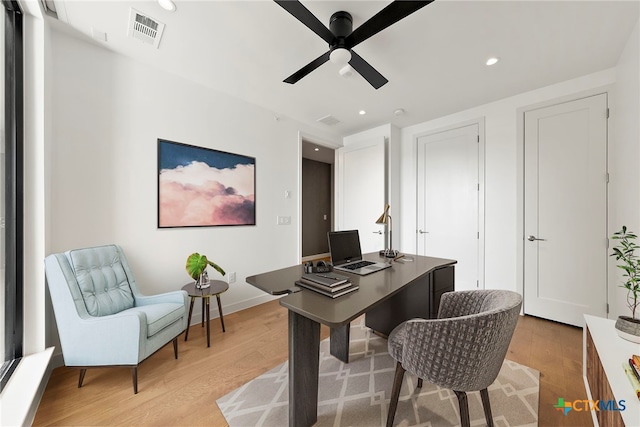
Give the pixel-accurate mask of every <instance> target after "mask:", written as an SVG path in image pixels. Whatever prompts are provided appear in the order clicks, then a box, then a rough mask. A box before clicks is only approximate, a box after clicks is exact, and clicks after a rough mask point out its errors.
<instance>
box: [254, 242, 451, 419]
mask: <svg viewBox="0 0 640 427" xmlns="http://www.w3.org/2000/svg"><path fill="white" fill-rule="evenodd" d="M409 257H411V258H413V259H414V261H413V262H406V261H405V262H404V263H400V262H393V265H392V267H390V268H387V269H386V270H382V271H379V272H376V273H373V274H369V275H367V276H358V275H355V274H349V273H344V274H345V275H348V276H349V277H350V279H351V281H352V282H353V283H356V284H358V285H359V286H360V289H359V290H357V291H355V292H351V293H350V294H347V295H344V296H341V297H339V298H336V299H331V298H328V297H326V296H324V295H321V294H319V293H317V292H313V291H310V290H306V289H305V290H300V289H299V288H297V287H296V286H295V281H296V280H298V279H299V278H300V276H301V275H302V273H303V272H304V267H303V266H302V265H296V266H293V267H288V268H283V269H280V270H276V271H272V272H268V273H264V274H258V275H255V276H251V277H247V282H248V283H250V284H251V285H253V286H255V287H257V288H258V289H261V290H263V291H264V292H267V293H269V294H271V295H283V294H288V295H286V296H284V297H283V298H281V299H280V305H282V306H284V307H286V308H287V309H288V310H289V425H290V426H311V425H313V424H314V423H315V422H316V421H317V418H318V369H319V358H320V324H321V323H322V324H324V325H327V326H329V328H330V330H331V333H330V340H331V342H330V352H331V354H332V355H333V356H335V357H336V358H338V359H340V360H341V361H343V362H345V363H348V361H349V324H350V322H351V321H352V320H353V319H355V318H357V317H358V316H360V315H361V314H364V313H366V315H365V324H366V325H367V326H368V327H370V328H372V329H373V330H375V331H376V332H378V333H381V334H383V335H388V334H389V333H390V332H391V330H393V328H394V327H395V326H397V325H399V324H400V323H402V322H404V321H405V320H409V319H412V318H416V317H422V318H432V317H435V316H436V315H437V309H438V304H439V303H440V296H441V295H442V293H444V292H447V291H452V290H453V284H454V264H455V263H456V261H454V260H449V259H441V258H431V257H423V256H416V255H409ZM364 258H365V259H369V260H372V261H378V262H379V261H381V260H383V259H384V258H382V257H380V256H379V255H378V253H371V254H366V255H365V256H364ZM340 274H343V272H340Z"/></svg>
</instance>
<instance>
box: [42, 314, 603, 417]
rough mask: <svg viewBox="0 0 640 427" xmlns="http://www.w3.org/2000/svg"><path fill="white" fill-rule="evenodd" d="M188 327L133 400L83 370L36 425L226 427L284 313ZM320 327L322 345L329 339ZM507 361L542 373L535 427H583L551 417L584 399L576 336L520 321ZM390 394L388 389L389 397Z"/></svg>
mask: <svg viewBox="0 0 640 427" xmlns="http://www.w3.org/2000/svg"><path fill="white" fill-rule="evenodd" d="M225 326H226V330H227V332H225V333H222V331H221V328H220V322H219V319H213V320H212V321H211V347H210V348H207V346H206V333H205V329H204V328H202V327H201V326H200V325H194V326H192V327H191V330H190V332H189V341H187V342H185V341H184V336H183V335H182V336H180V338H179V358H178V360H175V359H174V358H173V347H172V346H171V345H168V346H166V347H164V348H163V349H161V350H160V351H159V352H158V353H156V354H155V355H153V356H151V357H150V358H149V359H147V360H146V361H144V363H142V364H141V365H140V366H139V368H138V388H139V393H138V394H136V395H134V394H133V387H132V385H131V375H130V371H129V369H125V368H104V369H89V370H88V371H87V375H86V377H85V380H84V385H83V387H82V388H80V389H79V388H77V382H78V371H77V370H76V369H69V368H66V367H62V368H57V369H55V370H54V372H53V373H52V375H51V379H50V380H49V384H48V385H47V388H46V391H45V394H44V396H43V399H42V402H41V403H40V407H39V409H38V412H37V413H36V417H35V420H34V423H33V425H34V426H80V425H82V426H89V425H100V426H108V425H113V426H116V425H117V426H123V425H130V426H134V425H135V426H205V425H206V426H225V425H227V424H226V422H225V419H224V418H223V416H222V414H221V413H220V411H219V410H218V407H217V406H216V403H215V401H216V399H218V398H219V397H221V396H224V395H225V394H227V393H229V392H230V391H232V390H234V389H236V388H237V387H239V386H241V385H242V384H244V383H246V382H247V381H249V380H250V379H252V378H255V377H256V376H258V375H260V374H261V373H263V372H265V371H267V370H269V369H271V368H273V367H274V366H276V365H278V364H279V363H282V362H283V361H285V360H286V359H287V311H286V309H284V308H283V307H281V306H280V305H279V304H278V302H277V301H272V302H269V303H266V304H262V305H259V306H256V307H252V308H250V309H247V310H243V311H241V312H238V313H233V314H229V315H226V316H225ZM328 333H329V331H328V329H327V328H325V327H323V328H322V331H321V335H322V338H323V339H324V338H326V337H327V336H328ZM507 358H508V359H511V360H513V361H515V362H518V363H521V364H524V365H527V366H530V367H532V368H535V369H537V370H539V371H540V373H541V374H540V401H539V425H540V426H570V425H571V426H589V425H592V422H591V415H590V414H589V413H587V412H576V411H571V412H570V413H569V414H568V415H567V416H564V415H563V414H562V413H561V412H558V411H556V410H555V408H554V407H553V405H554V404H555V403H557V401H558V397H563V398H565V400H575V399H586V393H585V389H584V385H583V382H582V329H580V328H576V327H572V326H567V325H562V324H559V323H555V322H550V321H547V320H542V319H538V318H535V317H530V316H524V317H520V319H519V321H518V326H517V329H516V332H515V334H514V337H513V340H512V342H511V346H510V348H509V352H508V354H507ZM389 392H391V390H389Z"/></svg>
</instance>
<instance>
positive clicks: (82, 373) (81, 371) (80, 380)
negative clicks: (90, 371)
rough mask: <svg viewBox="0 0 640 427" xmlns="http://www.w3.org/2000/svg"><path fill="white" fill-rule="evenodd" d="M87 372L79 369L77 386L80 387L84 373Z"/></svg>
mask: <svg viewBox="0 0 640 427" xmlns="http://www.w3.org/2000/svg"><path fill="white" fill-rule="evenodd" d="M86 373H87V370H86V369H80V378H78V388H80V387H82V382H83V381H84V374H86Z"/></svg>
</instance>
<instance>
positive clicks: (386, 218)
mask: <svg viewBox="0 0 640 427" xmlns="http://www.w3.org/2000/svg"><path fill="white" fill-rule="evenodd" d="M376 224H389V246H388V247H387V248H385V249H384V250H382V251H380V255H384V256H385V257H387V258H395V257H396V256H397V255H398V251H396V250H394V249H392V248H393V245H392V240H391V215H389V204H388V203H387V205H386V206H385V208H384V212H383V213H382V215H380V218H378V219H377V220H376Z"/></svg>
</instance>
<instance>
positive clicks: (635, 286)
mask: <svg viewBox="0 0 640 427" xmlns="http://www.w3.org/2000/svg"><path fill="white" fill-rule="evenodd" d="M637 237H638V236H637V235H636V234H634V233H633V232H631V231H628V230H627V227H626V226H624V225H623V226H622V230H620V231H618V232H616V233H614V234H613V236H612V237H611V238H612V239H613V240H617V241H618V242H619V243H618V244H617V245H616V246H614V248H613V253H612V254H611V256H613V257H615V258H616V261H620V262H621V263H620V264H618V265H617V266H618V268H620V269H622V270H623V271H624V272H623V273H622V277H623V279H624V282H623V283H622V285H620V287H621V288H625V289H626V290H627V306H628V307H629V309H630V310H631V317H629V316H618V319H617V320H616V332H618V335H619V336H620V337H622V338H624V339H626V340H628V341H633V342H637V343H640V319H639V318H638V316H640V313H639V312H638V311H639V310H638V305H639V304H640V300H639V299H638V298H639V297H640V259H638V256H637V255H636V254H635V250H636V249H640V246H638V245H637V244H636V239H637Z"/></svg>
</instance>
